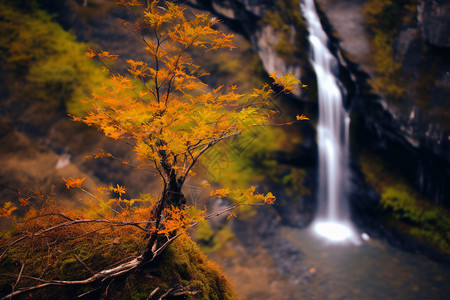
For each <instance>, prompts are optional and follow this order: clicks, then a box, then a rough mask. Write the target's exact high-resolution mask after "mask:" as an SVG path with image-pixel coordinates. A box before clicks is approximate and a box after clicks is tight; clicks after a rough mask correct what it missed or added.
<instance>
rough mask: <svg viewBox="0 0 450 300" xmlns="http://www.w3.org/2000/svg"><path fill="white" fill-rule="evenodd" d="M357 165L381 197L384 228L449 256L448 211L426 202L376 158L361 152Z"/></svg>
mask: <svg viewBox="0 0 450 300" xmlns="http://www.w3.org/2000/svg"><path fill="white" fill-rule="evenodd" d="M359 161H360V164H361V168H362V171H363V173H364V176H365V179H366V181H367V182H368V183H369V184H370V185H372V186H373V187H374V188H375V190H376V192H377V193H378V194H380V195H381V200H380V210H381V213H382V215H383V216H384V218H385V221H386V224H387V225H389V226H392V227H393V228H395V229H397V230H399V231H400V232H402V233H404V234H407V235H409V236H412V237H414V238H415V239H417V240H419V241H421V242H423V243H427V244H430V245H432V246H433V247H435V248H436V249H438V250H439V251H441V252H443V253H447V254H448V253H450V211H448V210H446V209H444V208H443V207H440V206H438V205H435V204H433V203H431V202H429V201H426V199H424V198H423V197H422V196H421V195H420V194H419V193H418V192H417V191H416V190H415V188H414V187H412V186H411V185H410V184H408V183H407V181H406V180H405V179H404V178H403V177H402V175H400V174H399V173H398V172H397V171H396V170H395V168H394V167H392V166H390V165H389V164H387V163H386V162H385V161H383V160H382V159H381V158H380V157H378V156H376V155H374V154H372V153H370V152H364V153H362V154H361V155H360V159H359Z"/></svg>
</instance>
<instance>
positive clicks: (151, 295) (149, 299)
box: [146, 286, 160, 300]
mask: <svg viewBox="0 0 450 300" xmlns="http://www.w3.org/2000/svg"><path fill="white" fill-rule="evenodd" d="M159 290H160V287H159V286H158V287H157V288H155V289H154V290H153V291H152V292H151V293H150V295H149V296H148V297H147V299H146V300H151V299H152V298H153V296H155V294H156V293H157V292H158V291H159Z"/></svg>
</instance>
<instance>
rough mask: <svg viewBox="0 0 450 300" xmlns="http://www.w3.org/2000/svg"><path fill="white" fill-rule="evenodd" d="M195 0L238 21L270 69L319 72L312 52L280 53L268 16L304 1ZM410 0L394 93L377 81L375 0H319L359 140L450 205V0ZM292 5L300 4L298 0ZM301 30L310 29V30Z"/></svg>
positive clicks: (396, 49) (397, 34) (397, 48)
mask: <svg viewBox="0 0 450 300" xmlns="http://www.w3.org/2000/svg"><path fill="white" fill-rule="evenodd" d="M190 2H191V4H193V5H194V6H196V7H199V8H202V9H207V10H210V11H212V12H213V13H214V14H216V15H217V16H218V17H219V18H222V19H223V20H224V21H225V23H226V24H228V25H229V26H230V27H231V28H232V29H234V30H236V31H238V32H241V33H243V34H244V35H245V36H246V37H247V38H248V39H249V40H250V41H251V42H252V44H253V47H254V48H255V50H256V51H257V53H258V54H259V56H260V58H261V59H262V61H263V64H264V67H265V69H266V71H268V72H273V71H279V72H281V73H283V72H292V73H293V74H295V75H297V76H299V77H300V78H302V79H303V78H305V76H310V75H311V74H310V72H308V63H307V62H305V61H307V58H306V57H305V55H304V53H302V54H299V53H298V52H297V57H296V61H294V62H293V61H292V60H289V59H286V57H283V55H280V51H277V44H278V45H279V41H280V38H282V37H280V34H279V31H277V30H276V29H275V28H274V25H273V22H271V23H270V22H269V23H264V22H262V21H261V20H263V18H264V15H265V12H267V10H271V11H273V10H276V9H279V7H281V6H282V5H281V4H280V3H284V4H283V5H285V3H287V2H289V3H291V2H292V3H293V2H296V1H275V0H266V1H256V0H254V1H244V0H228V1H204V0H192V1H190ZM403 2H404V4H402V5H404V7H405V8H403V7H402V8H400V9H398V11H399V12H398V16H395V17H397V18H398V20H396V22H395V24H396V26H395V28H392V39H391V40H390V42H389V44H390V47H392V50H390V49H389V50H390V51H392V64H395V65H396V66H397V65H398V67H397V69H398V70H396V71H395V74H393V75H392V76H394V77H395V78H394V79H395V80H393V81H395V86H394V88H396V89H397V90H398V91H400V92H399V93H398V95H396V96H395V97H392V96H391V95H390V93H389V91H386V90H387V89H383V87H381V88H378V89H376V88H375V89H372V87H371V83H372V82H373V81H374V80H376V78H377V77H381V76H383V74H381V73H383V72H381V71H380V68H379V66H377V62H376V60H375V59H374V56H375V55H376V53H375V52H376V51H377V49H375V48H374V43H375V39H377V37H375V35H374V34H373V33H371V32H369V30H368V26H367V18H368V17H367V11H366V10H367V8H366V5H367V1H363V0H352V1H350V0H333V1H332V0H318V1H317V3H318V4H319V5H320V8H321V11H322V16H321V17H322V21H323V25H324V27H325V28H326V30H327V31H328V33H329V34H331V35H332V37H331V41H332V45H331V46H332V48H334V49H333V50H334V52H335V53H336V54H337V56H338V58H339V59H340V62H341V66H340V71H341V72H340V73H341V77H343V80H342V81H343V82H344V83H346V85H347V89H348V91H349V96H348V99H347V103H346V104H347V106H348V107H353V106H354V108H353V115H354V116H355V117H354V120H355V121H354V136H355V139H356V143H362V144H364V145H366V146H367V147H370V148H371V149H374V150H375V151H376V152H378V153H379V154H381V155H382V156H384V157H385V159H387V160H388V161H391V162H393V163H394V165H396V166H397V167H398V168H399V169H401V170H403V173H404V175H405V176H406V177H407V178H408V180H409V181H410V183H411V184H412V185H413V186H415V187H417V188H418V190H419V191H420V192H421V193H422V194H423V195H424V196H425V197H426V198H428V199H429V200H431V201H433V202H434V203H437V204H440V205H444V206H447V207H448V206H450V202H449V201H448V199H449V198H450V197H449V195H450V189H449V187H448V184H447V180H448V179H447V178H449V176H450V151H449V150H450V135H449V132H450V123H449V121H448V120H449V118H448V116H449V114H448V111H449V101H448V95H449V94H450V61H449V60H448V58H446V57H448V55H449V53H450V49H449V47H450V41H449V36H450V35H449V31H450V19H448V18H446V16H447V15H448V14H449V12H450V4H449V3H448V1H438V0H421V1H402V3H403ZM292 3H291V5H292ZM290 9H291V10H292V9H299V8H298V5H296V6H292V7H290ZM402 9H404V10H406V12H402V11H401V10H402ZM283 13H284V14H283ZM285 15H286V12H282V14H281V16H282V17H283V16H285ZM395 17H394V18H395ZM400 17H401V18H400ZM282 19H284V20H287V19H288V18H287V16H286V17H283V18H282ZM288 23H289V22H288ZM289 25H291V26H292V28H291V32H290V37H291V38H292V37H294V38H299V32H298V31H300V30H299V28H298V27H297V28H296V27H295V25H296V24H292V23H291V24H289ZM301 30H302V32H301V34H303V35H305V34H306V31H304V29H301ZM284 38H286V37H284ZM290 42H291V44H292V41H290ZM300 46H305V45H300ZM278 50H279V49H278ZM382 50H383V49H382ZM341 51H342V53H343V55H340V52H341ZM302 55H303V56H302ZM378 63H379V62H378ZM387 64H389V62H388V63H387ZM305 66H306V67H305ZM386 78H387V77H386ZM353 83H355V84H356V87H353V86H352V84H353ZM393 84H394V83H393ZM298 96H300V95H298ZM301 98H303V99H304V97H301Z"/></svg>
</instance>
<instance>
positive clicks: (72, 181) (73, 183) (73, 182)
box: [63, 177, 86, 189]
mask: <svg viewBox="0 0 450 300" xmlns="http://www.w3.org/2000/svg"><path fill="white" fill-rule="evenodd" d="M85 179H86V177H83V178H72V177H70V178H69V179H65V178H63V180H64V182H65V183H66V187H67V189H69V188H72V187H77V188H81V184H82V183H83V181H84V180H85Z"/></svg>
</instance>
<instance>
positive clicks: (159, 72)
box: [75, 1, 302, 181]
mask: <svg viewBox="0 0 450 300" xmlns="http://www.w3.org/2000/svg"><path fill="white" fill-rule="evenodd" d="M120 2H121V3H122V4H124V5H127V6H128V7H129V8H131V9H136V7H137V8H138V9H136V10H135V11H136V14H138V11H139V8H140V7H139V6H140V4H139V3H138V2H137V1H130V2H126V1H120ZM217 23H218V20H216V19H215V18H211V17H210V16H209V15H207V14H195V13H193V14H192V15H189V17H188V14H187V13H186V12H185V10H184V9H183V8H182V7H180V6H178V5H175V4H173V3H171V2H165V3H164V7H163V6H160V5H159V1H152V2H151V4H149V5H148V6H147V7H146V9H145V12H144V16H143V18H142V19H140V21H138V22H137V23H136V24H129V23H127V22H124V24H125V25H127V26H128V27H130V28H131V29H132V30H134V31H135V32H136V33H137V35H138V36H139V37H140V39H141V40H142V42H143V43H144V44H145V47H146V50H147V53H148V59H147V60H144V61H136V60H132V59H128V60H126V64H127V71H128V75H130V76H128V77H127V76H124V75H121V74H118V73H115V72H114V71H113V70H112V69H111V68H110V64H111V63H110V62H111V61H115V60H117V58H118V56H117V55H112V54H110V53H108V52H105V51H95V50H91V51H90V52H89V53H88V56H89V57H96V58H98V59H99V61H100V62H101V63H102V64H104V66H105V68H106V69H107V70H108V71H110V72H111V74H112V77H111V79H112V84H111V87H108V88H105V91H104V93H102V94H101V95H94V97H93V98H92V99H90V100H89V101H88V103H89V105H90V106H91V111H90V112H89V114H88V115H87V116H85V117H82V118H75V119H77V120H80V121H83V122H85V123H87V124H89V125H93V126H96V127H98V128H99V129H100V130H102V131H103V132H104V134H105V135H107V136H109V137H112V138H114V139H124V140H126V141H127V142H129V143H132V146H133V147H134V150H135V152H136V154H137V157H138V159H139V161H140V166H145V165H153V166H154V167H156V168H157V169H158V170H159V171H160V174H161V176H162V177H163V178H164V179H165V181H168V180H169V178H168V177H170V175H171V174H172V175H176V176H177V177H178V178H180V180H181V181H184V179H185V178H186V176H187V175H188V174H190V172H191V168H192V166H193V165H194V164H195V163H196V162H197V160H198V158H199V157H200V156H201V155H202V154H203V153H204V152H205V151H206V150H208V149H209V148H211V147H212V146H213V145H215V144H216V143H218V142H219V141H221V140H223V139H226V138H229V137H232V136H235V135H239V134H241V133H242V132H244V131H246V130H248V129H250V128H251V127H254V126H255V125H258V126H259V125H261V124H265V123H266V121H267V119H268V118H270V117H271V116H272V115H273V112H272V111H270V110H269V109H267V108H266V106H267V104H268V101H269V99H270V98H271V97H272V96H273V93H274V92H273V91H272V89H271V88H270V87H269V85H264V86H263V87H262V88H261V89H255V90H254V91H253V93H251V94H247V95H245V94H239V93H237V92H236V87H235V86H227V87H225V86H220V87H218V88H216V89H213V90H211V89H210V88H208V86H206V85H205V84H204V83H203V82H202V81H201V78H202V77H203V76H206V75H207V74H206V73H205V72H203V71H202V69H201V67H200V66H199V65H197V64H196V57H192V56H191V54H190V53H191V50H192V49H193V48H199V49H202V50H203V51H202V52H203V54H202V55H204V54H206V53H209V52H211V51H214V50H217V49H221V48H229V49H233V48H234V47H235V45H234V44H233V42H232V37H233V36H232V35H227V34H224V33H222V32H220V31H218V30H216V29H214V27H215V25H216V24H217ZM197 52H198V51H197ZM271 77H272V78H273V79H274V81H275V84H277V85H281V86H282V90H283V91H284V92H286V93H288V92H291V91H292V90H293V89H294V88H295V87H296V85H298V83H299V81H298V80H297V79H295V78H294V77H293V76H292V75H291V74H289V75H285V76H282V77H279V78H278V77H277V76H276V74H275V73H274V74H271ZM299 119H302V118H299ZM172 172H173V173H172Z"/></svg>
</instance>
